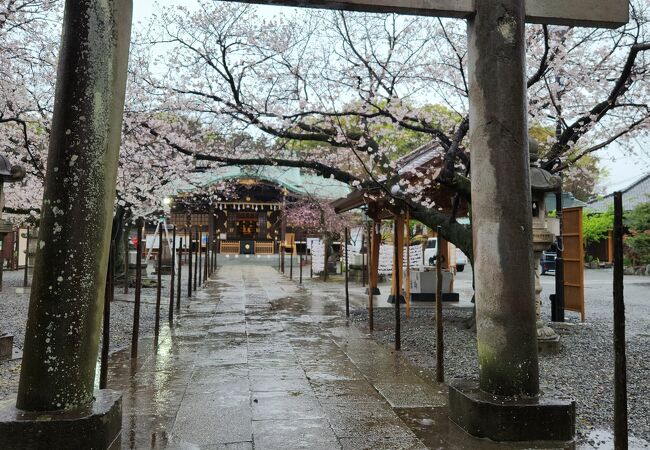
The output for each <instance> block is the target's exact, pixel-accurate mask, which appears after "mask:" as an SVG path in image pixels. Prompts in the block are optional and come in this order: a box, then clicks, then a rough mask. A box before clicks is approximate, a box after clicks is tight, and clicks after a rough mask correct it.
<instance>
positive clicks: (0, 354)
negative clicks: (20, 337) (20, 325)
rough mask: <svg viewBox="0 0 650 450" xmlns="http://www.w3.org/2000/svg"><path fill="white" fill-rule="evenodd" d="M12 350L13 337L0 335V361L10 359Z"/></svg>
mask: <svg viewBox="0 0 650 450" xmlns="http://www.w3.org/2000/svg"><path fill="white" fill-rule="evenodd" d="M13 348H14V337H13V336H12V335H11V334H3V335H0V359H11V357H12V354H13Z"/></svg>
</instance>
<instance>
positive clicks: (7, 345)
mask: <svg viewBox="0 0 650 450" xmlns="http://www.w3.org/2000/svg"><path fill="white" fill-rule="evenodd" d="M24 177H25V169H23V168H22V167H20V166H12V165H11V163H10V162H9V160H8V159H7V158H6V157H5V156H3V155H0V240H4V237H5V236H6V235H7V233H11V232H12V231H13V225H12V223H11V222H10V221H8V220H4V219H2V210H3V209H4V206H5V197H4V183H13V182H16V181H20V180H22V179H23V178H24ZM3 250H4V249H3ZM0 264H4V260H3V259H2V258H0ZM0 270H1V269H0ZM13 346H14V337H13V336H12V335H10V334H7V333H5V332H3V331H2V330H1V329H0V359H7V358H11V356H12V354H13Z"/></svg>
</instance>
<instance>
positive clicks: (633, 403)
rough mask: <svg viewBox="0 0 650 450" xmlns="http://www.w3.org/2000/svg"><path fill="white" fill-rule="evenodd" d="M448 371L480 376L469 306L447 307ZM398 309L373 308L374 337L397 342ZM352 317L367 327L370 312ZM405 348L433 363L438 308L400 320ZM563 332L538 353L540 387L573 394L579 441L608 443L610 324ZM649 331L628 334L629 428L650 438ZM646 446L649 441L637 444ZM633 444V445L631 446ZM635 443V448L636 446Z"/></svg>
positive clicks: (426, 364)
mask: <svg viewBox="0 0 650 450" xmlns="http://www.w3.org/2000/svg"><path fill="white" fill-rule="evenodd" d="M443 314H444V320H445V322H444V324H445V325H444V326H445V331H444V336H445V376H446V377H447V380H450V379H452V378H454V377H471V378H477V377H478V358H477V349H476V334H475V333H474V332H473V331H470V330H467V329H466V328H465V326H464V321H465V320H466V319H467V318H469V317H470V315H471V310H470V309H467V308H462V309H461V308H453V307H450V308H445V311H444V313H443ZM394 317H395V315H394V310H392V309H385V308H383V309H377V310H375V329H376V330H377V331H376V332H375V333H374V337H375V339H376V340H378V341H380V342H383V343H386V344H390V345H392V344H393V342H394V329H393V323H394ZM352 318H353V321H355V322H358V323H360V325H362V326H367V325H365V324H364V322H366V321H367V312H366V311H361V310H357V311H354V312H353V314H352ZM401 325H402V350H403V353H404V355H405V356H407V357H408V358H409V359H410V360H411V361H412V362H413V363H414V364H415V365H416V366H419V367H422V368H426V369H433V368H435V364H436V363H435V359H436V356H435V353H436V337H435V311H434V310H432V309H413V311H412V318H411V319H410V320H406V318H405V316H403V319H402V321H401ZM553 327H554V329H555V330H556V331H557V332H558V334H560V335H561V338H562V343H563V348H562V351H561V352H560V354H559V355H556V356H542V357H540V379H541V383H542V386H545V387H549V388H552V389H555V390H557V391H559V393H561V394H566V395H569V396H571V397H573V398H575V399H576V401H577V415H578V417H577V431H578V441H579V443H580V444H583V445H587V446H589V447H595V448H598V447H599V444H602V446H601V448H607V446H608V444H605V443H604V442H598V439H597V438H595V437H594V436H596V435H597V430H602V429H604V430H611V427H612V422H613V419H612V417H613V410H614V407H613V381H612V374H613V370H614V369H613V351H612V324H611V321H607V320H594V321H591V322H590V323H586V324H579V323H571V322H569V323H565V324H561V325H560V324H555V325H554V326H553ZM648 337H649V336H648V335H647V334H645V335H644V334H636V335H634V336H630V337H628V341H627V366H628V407H629V426H630V433H631V434H632V435H634V436H635V437H637V438H641V439H643V440H646V441H649V440H650V420H649V418H648V417H649V416H650V399H649V398H648V395H647V394H648V392H647V386H648V380H650V361H649V359H648ZM637 445H638V446H640V447H641V448H648V446H647V443H644V442H640V443H638V444H637ZM630 448H633V447H630ZM634 448H637V447H634Z"/></svg>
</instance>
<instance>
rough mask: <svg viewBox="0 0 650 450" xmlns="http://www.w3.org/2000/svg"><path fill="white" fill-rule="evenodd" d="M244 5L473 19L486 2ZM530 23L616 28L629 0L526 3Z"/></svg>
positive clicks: (329, 0) (306, 0)
mask: <svg viewBox="0 0 650 450" xmlns="http://www.w3.org/2000/svg"><path fill="white" fill-rule="evenodd" d="M233 1H238V2H242V3H258V4H266V5H283V6H298V7H306V8H325V9H341V10H348V11H367V12H383V13H401V14H416V15H422V16H437V17H456V18H461V19H469V18H470V17H472V16H473V15H474V14H475V13H476V2H481V1H482V0H233ZM525 4H526V22H530V23H545V24H553V25H571V26H581V27H601V28H616V27H619V26H621V25H624V24H626V23H627V22H628V20H629V8H630V6H629V1H628V0H526V1H525Z"/></svg>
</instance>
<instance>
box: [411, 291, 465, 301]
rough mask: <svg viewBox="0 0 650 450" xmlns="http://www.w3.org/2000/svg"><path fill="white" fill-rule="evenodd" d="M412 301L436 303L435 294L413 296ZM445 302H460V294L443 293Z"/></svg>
mask: <svg viewBox="0 0 650 450" xmlns="http://www.w3.org/2000/svg"><path fill="white" fill-rule="evenodd" d="M411 301H413V302H433V303H435V302H436V294H435V293H431V294H430V293H427V294H411ZM442 301H443V302H459V301H460V294H458V293H457V292H443V293H442Z"/></svg>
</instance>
